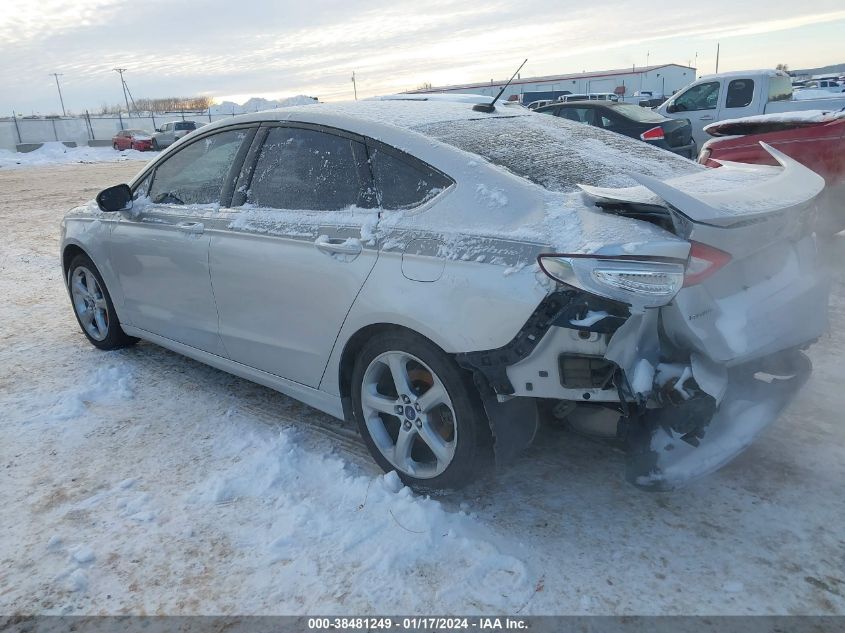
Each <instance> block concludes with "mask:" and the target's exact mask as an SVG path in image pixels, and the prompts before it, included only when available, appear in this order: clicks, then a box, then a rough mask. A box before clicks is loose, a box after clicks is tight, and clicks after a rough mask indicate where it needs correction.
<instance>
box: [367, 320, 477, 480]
mask: <svg viewBox="0 0 845 633" xmlns="http://www.w3.org/2000/svg"><path fill="white" fill-rule="evenodd" d="M352 381H353V382H352V403H353V406H354V409H355V417H356V420H357V422H358V428H359V429H360V431H361V435H362V436H363V438H364V441H365V443H366V444H367V447H368V448H369V449H370V453H371V454H372V455H373V457H374V459H375V460H376V462H378V464H379V465H380V466H381V467H382V468H383V469H384V470H385V471H391V470H395V471H396V472H397V473H398V474H399V476H400V478H401V479H402V481H404V482H405V483H406V484H408V485H409V486H412V487H414V488H417V489H421V490H434V489H444V488H447V489H448V488H452V489H453V488H460V487H462V486H465V485H466V484H468V483H469V482H470V481H472V480H473V479H474V478H475V476H476V475H477V474H478V472H479V470H480V469H481V467H482V466H483V465H484V463H486V462H485V457H486V456H487V453H488V450H487V449H488V447H489V445H490V442H489V433H490V431H489V426H488V423H487V418H486V416H485V414H484V409H483V407H482V405H481V402H480V398H479V396H478V393H477V391H476V389H475V387H474V385H473V384H472V381H471V380H470V378H469V376H468V375H467V374H466V373H465V372H464V371H462V370H461V369H460V368H459V367H458V366H457V364H455V362H454V360H452V358H450V357H449V356H448V355H447V354H445V353H444V352H443V351H442V350H440V349H439V348H437V347H436V346H435V345H433V344H432V343H430V342H429V341H427V340H426V339H424V338H422V337H420V336H418V335H414V334H412V333H410V332H402V331H397V332H391V333H389V334H385V335H382V336H380V337H377V338H375V339H373V340H371V341H370V342H369V343H367V344H366V345H365V346H364V348H363V349H362V350H361V353H360V354H359V356H358V358H357V360H356V363H355V368H354V370H353V374H352Z"/></svg>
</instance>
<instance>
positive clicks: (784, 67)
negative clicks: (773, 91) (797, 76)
mask: <svg viewBox="0 0 845 633" xmlns="http://www.w3.org/2000/svg"><path fill="white" fill-rule="evenodd" d="M775 70H782V71H783V72H788V71H789V64H778V65H777V66H775Z"/></svg>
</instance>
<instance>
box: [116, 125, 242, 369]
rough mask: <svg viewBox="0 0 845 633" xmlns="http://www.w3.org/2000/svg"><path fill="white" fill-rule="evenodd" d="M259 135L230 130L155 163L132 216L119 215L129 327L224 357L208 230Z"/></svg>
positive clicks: (119, 260) (119, 258)
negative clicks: (251, 143) (215, 301)
mask: <svg viewBox="0 0 845 633" xmlns="http://www.w3.org/2000/svg"><path fill="white" fill-rule="evenodd" d="M254 133H255V128H249V127H246V128H234V129H231V128H229V129H226V130H223V131H219V132H215V133H213V134H209V135H206V136H203V137H201V138H198V139H197V140H196V141H194V142H193V143H189V144H187V145H185V146H184V147H183V148H181V149H179V151H177V152H175V153H173V154H171V155H170V156H168V157H167V158H166V159H165V160H164V161H160V162H159V163H157V164H156V165H155V166H154V169H153V170H152V171H151V172H150V173H149V174H148V175H147V176H146V177H145V178H144V179H143V181H142V182H141V183H140V184H139V185H138V186H137V187H136V190H135V192H134V195H135V197H136V201H135V203H134V205H133V212H134V215H132V216H131V217H130V216H126V215H124V216H122V217H121V218H120V221H119V222H118V223H117V225H116V226H115V228H114V229H113V231H112V239H111V254H110V260H111V263H112V266H113V267H114V270H115V272H116V274H117V276H118V279H119V281H120V285H121V288H122V290H123V295H124V308H125V314H126V315H127V317H128V321H129V324H130V325H133V326H135V327H137V328H140V329H142V330H145V331H147V332H151V333H153V334H157V335H159V336H163V337H165V338H168V339H171V340H174V341H178V342H180V343H183V344H185V345H190V346H191V347H195V348H197V349H201V350H203V351H206V352H210V353H212V354H217V355H221V356H222V355H224V353H223V347H222V345H221V343H220V336H219V333H218V331H217V330H218V326H217V310H216V307H215V305H214V296H213V293H212V289H211V280H210V277H209V267H208V247H209V242H210V237H209V234H208V233H207V232H206V231H207V229H210V228H212V227H213V226H214V224H215V223H217V222H219V221H220V212H219V206H220V204H221V196H225V195H228V196H229V197H231V190H232V188H233V185H234V178H235V177H236V175H237V170H238V168H239V164H240V162H242V161H243V156H244V155H245V152H246V149H248V146H246V147H245V146H244V145H245V144H247V143H249V141H250V140H251V138H252V136H253V135H254ZM242 147H243V151H240V150H241V148H242ZM226 185H228V187H227V186H226ZM224 190H225V191H224ZM227 191H228V194H227V193H226V192H227Z"/></svg>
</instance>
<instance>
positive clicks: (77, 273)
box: [70, 266, 109, 341]
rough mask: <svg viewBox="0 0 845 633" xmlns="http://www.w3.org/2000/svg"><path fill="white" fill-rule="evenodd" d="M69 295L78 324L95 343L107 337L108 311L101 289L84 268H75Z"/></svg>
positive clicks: (92, 275)
mask: <svg viewBox="0 0 845 633" xmlns="http://www.w3.org/2000/svg"><path fill="white" fill-rule="evenodd" d="M70 294H71V297H72V299H73V309H74V310H75V311H76V316H77V317H79V322H80V323H81V324H82V327H83V328H84V329H85V331H86V332H87V333H88V336H90V337H91V338H93V339H94V340H96V341H102V340H104V339H105V338H106V337H107V336H108V335H109V311H108V304H107V303H106V297H105V295H104V294H103V289H102V288H101V287H100V284H99V282H98V281H97V278H96V277H95V276H94V273H92V272H91V271H90V270H88V268H86V267H85V266H77V267H76V268H75V269H74V270H73V272H72V273H71V276H70Z"/></svg>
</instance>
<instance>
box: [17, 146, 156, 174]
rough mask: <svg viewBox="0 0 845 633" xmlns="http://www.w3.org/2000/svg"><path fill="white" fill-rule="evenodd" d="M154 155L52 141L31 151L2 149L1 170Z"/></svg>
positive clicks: (141, 158) (153, 154)
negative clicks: (71, 145)
mask: <svg viewBox="0 0 845 633" xmlns="http://www.w3.org/2000/svg"><path fill="white" fill-rule="evenodd" d="M154 157H155V153H151V152H146V153H145V152H139V151H138V150H135V149H127V150H123V151H117V150H115V149H113V148H111V147H86V146H80V147H67V146H65V145H64V144H63V143H58V142H50V143H44V144H43V145H42V146H41V147H39V148H38V149H36V150H33V151H31V152H12V151H9V150H7V149H0V171H6V170H9V169H21V168H25V167H36V166H48V165H62V164H72V163H122V162H125V161H137V160H151V159H152V158H154ZM136 171H138V169H137V168H136Z"/></svg>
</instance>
